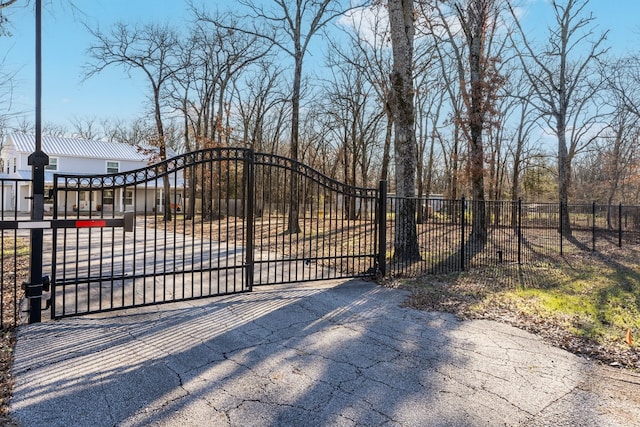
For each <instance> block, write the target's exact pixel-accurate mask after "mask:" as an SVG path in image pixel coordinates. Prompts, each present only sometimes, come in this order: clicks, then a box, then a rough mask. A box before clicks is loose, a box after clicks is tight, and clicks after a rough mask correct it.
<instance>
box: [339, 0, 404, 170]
mask: <svg viewBox="0 0 640 427" xmlns="http://www.w3.org/2000/svg"><path fill="white" fill-rule="evenodd" d="M386 18H387V12H386V9H385V7H384V6H383V5H382V4H381V3H379V2H374V4H373V5H372V6H371V7H364V6H363V7H362V8H358V9H354V10H352V11H351V13H349V14H347V15H346V16H345V21H346V22H348V24H349V26H350V27H351V31H349V33H348V35H349V46H350V47H351V55H347V54H341V53H340V51H338V52H339V54H340V56H341V57H342V59H343V60H344V61H347V62H349V61H350V62H351V63H352V64H353V65H354V66H356V67H358V70H359V72H360V73H361V74H362V75H363V76H364V77H365V78H366V80H367V81H368V82H369V84H370V85H371V86H372V87H373V89H374V90H375V92H376V94H377V96H378V100H379V103H380V104H381V107H382V111H383V112H384V115H385V118H386V127H385V137H384V145H383V152H382V162H381V163H382V164H381V168H380V175H379V179H380V180H384V181H387V180H388V174H389V164H390V160H391V142H392V137H393V113H392V111H391V104H390V87H389V86H390V82H389V77H388V76H389V75H390V74H391V69H392V65H391V62H392V57H391V55H390V53H389V49H388V48H389V23H388V20H387V19H386ZM351 57H353V58H358V59H359V60H358V61H355V60H353V59H352V58H351Z"/></svg>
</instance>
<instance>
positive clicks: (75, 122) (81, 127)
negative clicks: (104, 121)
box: [71, 116, 102, 141]
mask: <svg viewBox="0 0 640 427" xmlns="http://www.w3.org/2000/svg"><path fill="white" fill-rule="evenodd" d="M71 126H72V127H73V130H72V134H73V136H74V137H76V138H81V139H86V140H88V141H91V140H94V139H99V138H101V137H102V135H101V133H100V131H99V126H100V124H99V123H98V119H97V118H96V117H78V116H76V117H73V118H72V119H71Z"/></svg>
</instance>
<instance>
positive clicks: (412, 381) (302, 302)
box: [10, 281, 640, 427]
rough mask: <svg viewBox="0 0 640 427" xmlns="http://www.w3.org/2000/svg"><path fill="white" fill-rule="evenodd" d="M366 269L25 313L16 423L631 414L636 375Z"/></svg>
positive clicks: (571, 418) (374, 421)
mask: <svg viewBox="0 0 640 427" xmlns="http://www.w3.org/2000/svg"><path fill="white" fill-rule="evenodd" d="M405 298H406V293H405V292H403V291H401V290H396V289H388V288H384V287H380V286H377V285H375V284H373V283H369V282H363V281H348V282H331V283H326V282H325V283H321V282H317V283H309V284H305V285H302V284H300V285H287V286H272V287H265V288H260V289H257V290H256V291H254V292H253V293H246V294H238V295H232V296H225V297H217V298H210V299H203V300H196V301H190V302H180V303H172V304H166V305H161V306H151V307H144V308H137V309H132V310H127V311H121V312H113V313H108V314H101V315H92V316H85V317H78V318H71V319H64V320H60V321H52V322H45V323H42V324H37V325H28V326H23V327H20V328H19V329H18V334H17V335H18V341H17V346H16V350H15V363H14V371H13V375H14V379H15V389H14V395H13V398H12V400H11V406H10V411H11V414H12V416H13V417H14V418H15V419H16V421H18V423H19V424H20V425H21V426H24V427H30V426H44V425H46V426H66V427H69V426H93V427H98V426H149V425H152V426H181V427H182V426H218V425H220V426H226V425H230V426H303V425H304V426H378V425H383V426H429V425H433V426H496V425H530V426H534V425H535V426H537V425H583V426H614V425H623V426H624V425H629V426H631V425H637V424H634V423H637V422H638V420H640V398H639V397H638V392H637V390H640V376H638V375H637V374H633V373H630V372H628V371H622V370H615V369H608V368H603V367H600V366H598V365H595V364H594V363H592V362H590V361H587V360H585V359H583V358H580V357H577V356H574V355H572V354H570V353H568V352H565V351H563V350H560V349H557V348H554V347H551V346H549V345H547V344H545V343H544V342H542V341H541V340H540V339H539V338H537V337H536V336H534V335H531V334H529V333H527V332H524V331H521V330H519V329H516V328H513V327H510V326H507V325H503V324H499V323H495V322H489V321H466V322H460V321H457V320H456V319H455V318H454V317H453V316H451V315H448V314H443V313H428V312H421V311H416V310H413V309H409V308H403V307H402V302H403V300H404V299H405Z"/></svg>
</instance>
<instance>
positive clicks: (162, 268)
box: [45, 148, 378, 318]
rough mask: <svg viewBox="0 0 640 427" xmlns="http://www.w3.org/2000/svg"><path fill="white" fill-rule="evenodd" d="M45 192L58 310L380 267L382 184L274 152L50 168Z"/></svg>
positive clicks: (225, 151) (219, 151)
mask: <svg viewBox="0 0 640 427" xmlns="http://www.w3.org/2000/svg"><path fill="white" fill-rule="evenodd" d="M50 196H51V203H52V204H53V219H54V220H53V223H54V224H63V225H64V226H58V227H54V229H53V231H52V232H51V233H52V234H51V239H50V250H51V251H52V253H53V256H52V266H51V316H52V317H55V318H58V317H65V316H72V315H78V314H86V313H93V312H101V311H109V310H115V309H121V308H127V307H135V306H144V305H151V304H159V303H165V302H172V301H179V300H188V299H194V298H202V297H209V296H215V295H224V294H230V293H238V292H247V291H251V290H252V288H253V286H254V285H265V284H276V283H289V282H299V281H307V280H322V279H334V278H342V277H358V276H373V275H375V273H376V266H377V262H378V261H377V252H378V251H377V247H378V246H377V236H378V231H377V230H378V229H377V227H376V212H377V203H378V191H377V190H376V189H365V188H355V187H350V186H346V185H344V184H341V183H339V182H337V181H334V180H332V179H329V178H328V177H326V176H324V175H322V174H320V173H318V172H317V171H314V170H312V169H311V168H309V167H307V166H305V165H302V164H300V163H297V162H294V161H292V160H290V159H286V158H283V157H279V156H275V155H268V154H261V153H254V152H253V151H251V150H249V149H242V148H213V149H207V150H202V151H197V152H192V153H186V154H183V155H181V156H178V157H176V158H173V159H170V160H167V161H164V162H161V163H158V164H155V165H153V166H150V167H147V168H144V169H139V170H134V171H128V172H121V173H113V174H105V175H92V176H77V175H68V174H65V175H63V174H56V175H55V176H54V183H53V188H52V189H51V194H50ZM47 240H48V239H45V242H46V241H47ZM45 250H46V249H45Z"/></svg>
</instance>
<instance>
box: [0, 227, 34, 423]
mask: <svg viewBox="0 0 640 427" xmlns="http://www.w3.org/2000/svg"><path fill="white" fill-rule="evenodd" d="M2 239H3V242H2V248H3V254H2V263H3V265H2V272H3V283H2V295H1V298H2V317H3V318H2V322H3V325H5V327H4V328H3V329H1V330H0V424H1V425H3V426H15V425H17V424H15V423H14V422H13V421H12V420H11V419H10V417H9V415H8V409H9V399H10V398H11V394H12V391H13V377H12V376H11V368H12V366H13V349H14V347H15V326H14V325H15V322H16V306H15V302H16V301H20V300H21V299H22V296H23V291H22V289H20V284H22V283H23V282H25V281H27V279H28V275H29V242H28V239H23V238H18V239H16V240H14V238H12V237H7V236H2Z"/></svg>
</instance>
